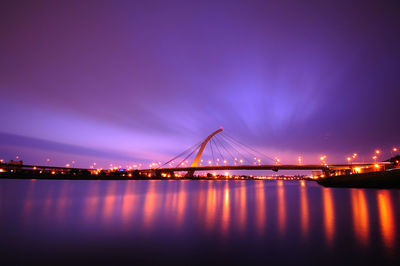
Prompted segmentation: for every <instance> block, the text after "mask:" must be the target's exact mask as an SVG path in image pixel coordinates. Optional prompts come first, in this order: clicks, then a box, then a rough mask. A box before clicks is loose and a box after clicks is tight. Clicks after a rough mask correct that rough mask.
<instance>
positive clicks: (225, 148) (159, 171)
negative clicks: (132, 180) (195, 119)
mask: <svg viewBox="0 0 400 266" xmlns="http://www.w3.org/2000/svg"><path fill="white" fill-rule="evenodd" d="M206 148H208V156H209V159H208V160H204V159H202V155H203V153H204V152H205V150H206ZM193 157H194V159H193V161H192V158H193ZM190 161H192V163H190ZM264 161H267V162H269V164H263V163H262V162H264ZM228 162H231V163H233V164H229V163H228ZM389 165H390V163H387V162H373V163H351V164H350V163H349V164H329V165H328V164H326V163H321V164H302V163H301V162H299V164H281V163H280V160H279V159H278V158H272V157H271V156H268V155H266V154H264V153H263V152H259V151H257V150H255V149H254V148H252V147H250V146H249V145H247V144H244V143H242V142H240V141H239V140H237V139H235V138H234V137H232V136H230V135H229V134H227V133H225V132H223V129H222V128H220V129H218V130H216V131H215V132H213V133H212V134H210V135H209V136H208V137H207V138H205V139H204V140H202V141H200V142H198V143H196V144H194V145H193V146H191V147H189V148H188V149H186V150H185V151H183V152H182V153H180V154H178V155H177V156H175V157H174V158H172V159H170V160H168V161H167V162H165V163H163V164H159V165H154V167H150V168H148V169H141V170H139V171H140V173H141V174H146V175H149V176H155V177H161V176H162V175H167V176H170V177H174V176H175V172H186V174H185V176H186V177H193V176H194V173H195V172H200V171H234V170H272V171H275V172H277V171H279V170H319V171H321V175H323V176H330V175H332V174H336V175H337V174H338V173H339V174H343V173H349V172H354V171H356V172H357V170H355V169H360V168H363V169H364V168H371V169H375V170H384V169H386V168H387V167H388V166H389Z"/></svg>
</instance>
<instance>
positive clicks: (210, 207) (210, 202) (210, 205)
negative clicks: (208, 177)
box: [205, 181, 217, 230]
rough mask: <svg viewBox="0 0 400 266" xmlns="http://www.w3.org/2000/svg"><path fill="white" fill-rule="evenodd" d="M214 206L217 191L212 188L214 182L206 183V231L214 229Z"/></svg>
mask: <svg viewBox="0 0 400 266" xmlns="http://www.w3.org/2000/svg"><path fill="white" fill-rule="evenodd" d="M216 204H217V190H216V188H215V186H214V181H208V188H207V205H206V216H205V224H206V228H207V229H208V230H212V229H213V227H214V222H215V217H216V211H217V210H216Z"/></svg>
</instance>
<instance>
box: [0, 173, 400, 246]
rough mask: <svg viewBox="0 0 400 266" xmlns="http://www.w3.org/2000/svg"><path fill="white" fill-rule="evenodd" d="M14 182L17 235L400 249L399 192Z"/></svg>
mask: <svg viewBox="0 0 400 266" xmlns="http://www.w3.org/2000/svg"><path fill="white" fill-rule="evenodd" d="M8 182H10V184H11V185H9V187H7V193H2V194H0V201H1V205H0V215H1V217H2V220H0V223H1V222H3V227H4V223H7V225H9V224H11V222H10V221H20V222H18V223H17V224H16V228H17V230H16V231H24V230H25V231H29V230H32V229H30V228H31V227H32V228H37V230H38V231H40V232H41V233H42V234H43V237H46V234H50V232H51V231H52V230H50V229H52V228H53V229H54V228H57V230H61V231H62V230H65V231H66V232H67V231H68V232H70V233H71V234H74V233H75V234H77V235H81V234H83V233H86V234H89V235H90V234H92V233H93V234H94V233H97V235H99V234H100V235H102V234H101V233H103V232H105V233H107V232H108V233H112V234H114V235H116V237H117V239H118V238H130V237H131V238H132V239H134V238H135V237H136V236H141V237H143V238H145V239H147V238H149V237H150V239H151V237H155V236H159V235H162V234H170V233H171V234H173V235H174V236H173V237H172V238H173V239H174V237H176V238H179V237H181V239H182V238H185V237H186V236H187V235H188V234H189V236H190V238H195V237H200V236H201V237H203V236H207V238H209V239H213V238H214V237H218V240H221V239H222V240H224V241H223V242H224V243H226V245H229V243H230V241H231V240H232V239H242V240H243V241H244V243H246V241H248V242H247V243H252V241H254V238H256V239H257V241H264V242H262V245H269V244H270V245H275V243H276V240H279V243H284V245H289V244H290V245H292V244H293V245H296V246H302V245H303V244H304V240H306V241H307V243H310V245H309V246H313V247H318V246H321V247H324V248H326V247H328V249H327V250H334V249H335V248H336V250H340V249H342V248H343V247H347V248H350V249H351V248H353V249H354V248H355V247H359V248H360V249H362V250H364V251H365V250H369V251H371V252H372V251H373V252H379V250H391V252H392V253H396V252H399V251H400V250H399V245H398V242H397V241H398V238H397V235H396V234H398V223H399V219H397V216H398V215H399V209H400V208H399V207H400V202H399V200H398V196H399V193H398V191H390V190H363V189H349V190H347V189H333V188H323V187H320V186H319V185H317V184H316V183H313V182H305V181H301V182H289V181H129V182H124V181H96V182H93V181H80V182H70V181H60V182H58V181H57V182H54V181H52V182H50V181H36V182H30V181H25V183H23V184H24V185H23V186H22V188H21V183H12V180H11V181H8ZM1 191H6V190H5V189H4V188H1ZM14 213H17V215H18V216H15V215H14V216H13V214H14ZM4 217H5V218H4ZM20 218H22V219H20ZM311 224H312V226H311ZM86 229H90V230H88V231H85V230H86ZM142 229H144V230H142ZM0 230H3V231H1V232H0V233H3V235H5V232H4V229H0ZM53 231H56V229H54V230H53ZM99 232H101V233H99ZM151 232H157V234H151ZM159 233H161V234H159ZM60 234H62V233H60ZM14 237H15V236H14ZM376 238H379V239H378V240H380V241H373V239H376ZM299 239H300V240H301V241H302V242H299V243H297V242H296V241H300V240H299ZM149 241H150V240H149ZM269 241H271V242H269ZM271 243H272V244H271ZM285 243H286V244H285ZM379 243H381V244H379ZM260 245H261V244H260ZM262 245H261V246H262ZM379 245H381V246H379Z"/></svg>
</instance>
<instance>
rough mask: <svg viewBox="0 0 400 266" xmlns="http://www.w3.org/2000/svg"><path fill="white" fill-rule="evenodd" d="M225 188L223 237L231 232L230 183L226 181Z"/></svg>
mask: <svg viewBox="0 0 400 266" xmlns="http://www.w3.org/2000/svg"><path fill="white" fill-rule="evenodd" d="M225 182H226V183H225V186H224V190H223V191H224V198H223V205H222V220H221V232H222V235H224V236H225V235H226V234H227V232H228V231H229V225H230V202H229V184H228V182H229V181H225Z"/></svg>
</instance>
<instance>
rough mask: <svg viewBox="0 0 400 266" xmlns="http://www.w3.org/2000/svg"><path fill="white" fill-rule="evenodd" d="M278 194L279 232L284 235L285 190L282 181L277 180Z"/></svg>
mask: <svg viewBox="0 0 400 266" xmlns="http://www.w3.org/2000/svg"><path fill="white" fill-rule="evenodd" d="M276 182H277V186H278V187H277V190H278V191H277V192H278V201H277V202H278V232H279V234H281V235H283V234H284V233H285V230H286V202H285V188H284V186H283V185H284V184H283V181H282V180H277V181H276Z"/></svg>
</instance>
